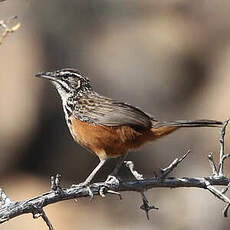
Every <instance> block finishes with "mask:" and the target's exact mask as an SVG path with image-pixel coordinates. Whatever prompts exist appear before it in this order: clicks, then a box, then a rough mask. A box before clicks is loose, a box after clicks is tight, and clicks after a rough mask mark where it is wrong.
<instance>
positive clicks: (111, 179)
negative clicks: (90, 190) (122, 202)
mask: <svg viewBox="0 0 230 230" xmlns="http://www.w3.org/2000/svg"><path fill="white" fill-rule="evenodd" d="M119 183H120V182H119V180H118V179H117V178H116V177H115V176H111V175H109V176H108V177H107V179H106V181H105V182H104V185H103V186H101V188H100V190H99V194H100V196H101V197H105V193H110V194H114V195H118V196H119V197H120V199H122V197H121V194H120V193H119V192H116V191H114V190H111V188H114V189H115V188H117V187H118V186H119Z"/></svg>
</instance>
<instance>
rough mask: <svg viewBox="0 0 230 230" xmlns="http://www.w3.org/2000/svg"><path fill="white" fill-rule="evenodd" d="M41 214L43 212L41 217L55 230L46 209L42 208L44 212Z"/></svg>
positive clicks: (50, 229) (50, 228)
mask: <svg viewBox="0 0 230 230" xmlns="http://www.w3.org/2000/svg"><path fill="white" fill-rule="evenodd" d="M41 214H42V215H41V217H42V219H43V220H44V221H45V222H46V224H47V226H48V228H49V230H54V228H53V225H52V224H51V222H50V220H49V218H48V216H47V215H46V213H45V211H44V210H43V209H42V213H41Z"/></svg>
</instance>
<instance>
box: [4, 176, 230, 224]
mask: <svg viewBox="0 0 230 230" xmlns="http://www.w3.org/2000/svg"><path fill="white" fill-rule="evenodd" d="M207 181H209V183H210V185H223V186H227V185H228V184H229V182H230V179H228V178H225V177H221V178H214V177H207V178H186V177H184V178H165V179H164V180H159V179H157V178H150V179H144V180H139V181H137V180H134V181H127V182H125V181H124V182H120V184H119V185H118V187H115V186H114V185H110V186H109V188H108V189H109V190H115V191H116V192H121V191H136V192H140V191H143V189H144V190H148V189H152V188H180V187H194V188H202V189H207ZM105 186H108V185H105V183H104V182H103V183H94V184H92V185H90V190H91V191H92V193H93V194H94V195H100V194H99V192H100V188H101V187H105ZM105 192H107V191H105ZM80 197H89V192H88V189H87V188H85V187H80V186H79V187H72V188H66V189H62V193H57V192H55V191H50V192H47V193H45V194H42V195H40V196H37V197H34V198H32V199H28V200H25V201H19V202H11V203H10V204H9V205H7V206H4V207H2V208H1V209H0V223H3V222H5V221H7V220H9V219H12V218H14V217H16V216H19V215H22V214H25V213H34V210H35V209H36V207H39V208H41V209H43V208H44V207H46V206H47V205H49V204H53V203H57V202H59V201H64V200H70V199H76V198H80Z"/></svg>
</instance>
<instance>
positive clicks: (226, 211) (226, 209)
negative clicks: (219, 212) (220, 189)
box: [223, 203, 230, 217]
mask: <svg viewBox="0 0 230 230" xmlns="http://www.w3.org/2000/svg"><path fill="white" fill-rule="evenodd" d="M229 207H230V203H228V204H227V205H226V207H225V208H224V210H223V214H224V217H228V209H229Z"/></svg>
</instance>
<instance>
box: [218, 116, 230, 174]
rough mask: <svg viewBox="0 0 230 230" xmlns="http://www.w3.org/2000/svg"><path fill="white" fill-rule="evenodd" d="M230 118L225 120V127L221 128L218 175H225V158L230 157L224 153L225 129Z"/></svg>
mask: <svg viewBox="0 0 230 230" xmlns="http://www.w3.org/2000/svg"><path fill="white" fill-rule="evenodd" d="M229 120H230V119H228V120H226V121H224V123H223V127H222V129H221V133H220V139H219V142H220V159H219V168H218V176H224V160H225V159H226V158H227V157H229V155H225V154H224V136H225V130H226V127H227V125H228V122H229Z"/></svg>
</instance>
